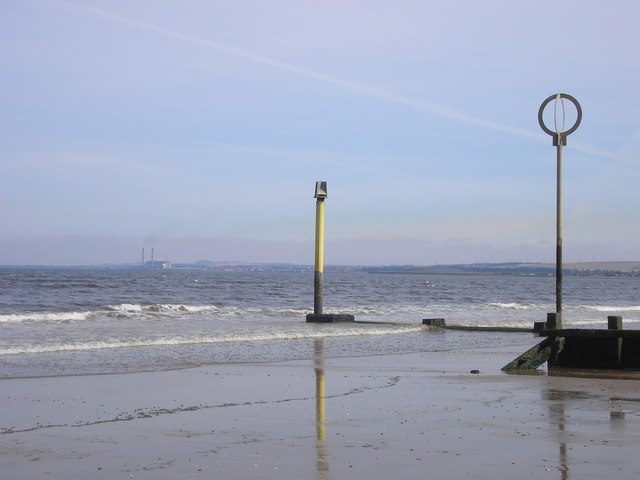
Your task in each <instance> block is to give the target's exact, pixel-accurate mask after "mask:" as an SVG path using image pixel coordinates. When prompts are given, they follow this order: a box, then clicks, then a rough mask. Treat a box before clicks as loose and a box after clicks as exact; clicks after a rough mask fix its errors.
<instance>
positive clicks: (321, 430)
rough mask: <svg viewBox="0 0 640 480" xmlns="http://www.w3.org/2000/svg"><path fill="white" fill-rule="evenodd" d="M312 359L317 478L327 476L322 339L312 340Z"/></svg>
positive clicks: (323, 478) (325, 478)
mask: <svg viewBox="0 0 640 480" xmlns="http://www.w3.org/2000/svg"><path fill="white" fill-rule="evenodd" d="M314 354H315V355H314V359H315V372H316V473H317V475H316V477H317V478H318V479H319V480H328V478H329V458H328V453H327V430H326V428H327V424H326V416H325V380H324V340H323V339H321V338H318V339H316V340H315V341H314Z"/></svg>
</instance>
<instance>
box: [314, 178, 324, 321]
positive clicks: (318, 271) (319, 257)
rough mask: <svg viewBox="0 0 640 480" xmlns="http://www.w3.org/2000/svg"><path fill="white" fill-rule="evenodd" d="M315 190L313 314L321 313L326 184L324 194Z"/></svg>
mask: <svg viewBox="0 0 640 480" xmlns="http://www.w3.org/2000/svg"><path fill="white" fill-rule="evenodd" d="M319 183H321V182H319ZM317 190H318V189H317V188H316V196H315V198H316V264H315V272H314V276H313V314H314V315H322V296H323V286H324V278H323V277H324V199H325V198H326V197H327V194H326V184H325V190H324V192H325V193H324V195H322V194H318V191H317Z"/></svg>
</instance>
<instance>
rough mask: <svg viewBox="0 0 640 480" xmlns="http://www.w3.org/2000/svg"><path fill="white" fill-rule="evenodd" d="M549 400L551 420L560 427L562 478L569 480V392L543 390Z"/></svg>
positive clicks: (552, 423)
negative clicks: (566, 407) (567, 408)
mask: <svg viewBox="0 0 640 480" xmlns="http://www.w3.org/2000/svg"><path fill="white" fill-rule="evenodd" d="M543 395H544V397H546V400H549V401H550V402H549V422H550V423H551V425H553V426H557V427H558V447H559V453H560V474H561V476H560V479H561V480H569V462H568V461H567V439H566V435H567V432H566V416H565V400H566V398H567V392H565V391H564V390H547V391H546V392H543Z"/></svg>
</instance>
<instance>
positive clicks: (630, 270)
mask: <svg viewBox="0 0 640 480" xmlns="http://www.w3.org/2000/svg"><path fill="white" fill-rule="evenodd" d="M11 268H13V269H60V270H64V269H67V270H74V269H75V270H212V271H230V272H288V273H308V272H313V270H314V267H313V266H312V265H304V264H293V263H249V262H211V261H204V260H201V261H199V262H194V263H171V262H169V261H165V260H162V261H157V262H155V263H154V264H151V265H149V263H147V264H145V265H141V264H103V265H68V266H62V265H0V269H11ZM324 270H325V272H363V273H373V274H407V275H411V274H412V275H425V274H428V275H510V276H522V277H526V276H530V277H553V276H555V264H549V263H519V262H510V263H472V264H450V265H422V266H421V265H384V266H365V265H326V266H325V269H324ZM563 272H564V274H565V275H566V276H568V277H593V278H636V277H640V261H624V262H571V263H566V264H565V265H564V270H563Z"/></svg>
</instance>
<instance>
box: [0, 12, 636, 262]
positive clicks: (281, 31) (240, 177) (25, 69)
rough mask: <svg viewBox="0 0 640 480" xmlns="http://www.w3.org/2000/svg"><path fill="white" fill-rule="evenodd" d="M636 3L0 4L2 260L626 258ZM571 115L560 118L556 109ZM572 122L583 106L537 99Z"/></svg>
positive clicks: (569, 107)
mask: <svg viewBox="0 0 640 480" xmlns="http://www.w3.org/2000/svg"><path fill="white" fill-rule="evenodd" d="M638 18H640V3H639V2H637V1H635V0H617V1H616V2H614V3H612V2H610V1H605V0H602V1H595V0H575V1H574V0H570V1H563V0H554V1H547V0H541V1H536V2H514V1H511V0H504V1H502V0H500V1H499V0H485V1H482V2H479V1H472V0H452V1H449V2H434V1H425V0H415V1H414V0H395V1H393V2H390V1H380V0H322V1H312V0H273V1H269V2H265V1H259V0H233V1H230V0H226V1H222V0H210V1H202V0H182V1H180V2H175V1H169V0H82V1H81V0H0V89H1V91H2V97H1V98H2V99H1V100H0V101H1V108H0V224H1V228H0V265H98V264H103V263H136V262H140V261H141V251H142V248H145V251H146V252H147V253H146V255H147V260H148V259H149V258H148V257H149V256H150V251H151V248H153V249H154V252H155V258H156V259H160V258H162V259H164V260H168V261H172V262H193V261H197V260H201V259H206V260H211V261H242V262H291V263H302V264H312V263H313V258H314V256H313V249H314V244H313V242H314V228H315V199H314V198H313V194H314V188H315V182H316V181H326V182H327V186H328V194H329V196H328V198H327V200H326V204H325V235H326V244H325V262H326V263H327V264H350V265H363V264H367V265H393V264H414V265H433V264H446V263H475V262H511V261H513V262H516V261H521V262H550V263H552V262H554V261H555V244H556V219H555V212H556V156H557V149H556V147H554V146H553V145H552V139H551V137H550V136H549V135H547V134H546V133H545V132H543V131H542V129H541V128H540V126H539V124H538V109H539V107H540V105H541V104H542V102H543V101H544V100H545V99H546V98H548V97H549V96H551V95H555V94H557V93H566V94H569V95H571V96H573V97H575V98H576V99H577V101H578V102H579V104H580V105H581V108H582V113H583V115H582V122H581V124H580V125H579V127H578V128H577V129H576V131H575V132H573V133H572V134H571V135H570V136H569V137H568V141H567V145H566V146H565V147H564V148H563V149H562V194H563V195H562V229H563V252H564V259H565V261H567V262H577V261H614V260H639V259H640V242H639V240H638V239H640V208H639V206H640V205H639V203H640V201H639V194H638V185H640V57H639V56H638V54H637V49H638V46H639V45H640V29H638V28H637V19H638ZM563 107H564V112H565V116H566V118H565V120H564V127H563V123H562V115H561V113H562V111H563ZM544 112H545V113H544V120H545V123H546V125H547V126H548V127H549V128H550V129H551V130H555V129H556V128H558V129H560V130H567V129H569V128H570V126H572V125H573V123H575V120H576V110H575V107H574V105H573V104H572V103H571V102H569V101H566V100H565V101H563V102H562V103H560V102H558V103H556V102H555V100H554V101H552V102H550V103H549V105H548V106H547V108H546V109H545V111H544Z"/></svg>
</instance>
